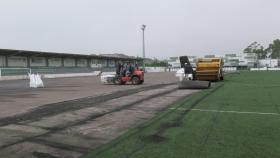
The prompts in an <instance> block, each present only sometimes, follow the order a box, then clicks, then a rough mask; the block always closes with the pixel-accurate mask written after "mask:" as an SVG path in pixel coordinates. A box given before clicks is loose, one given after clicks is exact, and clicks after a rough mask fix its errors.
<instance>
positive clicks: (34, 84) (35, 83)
mask: <svg viewBox="0 0 280 158" xmlns="http://www.w3.org/2000/svg"><path fill="white" fill-rule="evenodd" d="M28 76H29V81H30V82H29V86H30V88H42V87H44V83H43V81H42V76H41V75H39V74H28Z"/></svg>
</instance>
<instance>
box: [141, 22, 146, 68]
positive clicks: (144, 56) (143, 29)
mask: <svg viewBox="0 0 280 158" xmlns="http://www.w3.org/2000/svg"><path fill="white" fill-rule="evenodd" d="M145 28H146V25H144V24H143V25H142V27H141V30H142V32H143V41H142V44H143V48H142V51H143V68H144V71H146V67H145V58H146V55H145Z"/></svg>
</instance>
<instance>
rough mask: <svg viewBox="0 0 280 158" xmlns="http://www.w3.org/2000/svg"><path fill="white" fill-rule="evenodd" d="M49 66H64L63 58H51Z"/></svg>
mask: <svg viewBox="0 0 280 158" xmlns="http://www.w3.org/2000/svg"><path fill="white" fill-rule="evenodd" d="M48 61H49V67H61V66H62V59H61V58H50V59H48Z"/></svg>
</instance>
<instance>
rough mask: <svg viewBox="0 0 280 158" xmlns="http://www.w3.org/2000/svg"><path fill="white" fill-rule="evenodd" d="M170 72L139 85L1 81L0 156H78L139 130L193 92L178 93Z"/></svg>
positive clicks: (95, 79) (82, 80) (89, 79)
mask: <svg viewBox="0 0 280 158" xmlns="http://www.w3.org/2000/svg"><path fill="white" fill-rule="evenodd" d="M177 80H178V79H177V78H176V77H175V74H174V73H170V72H166V73H147V74H146V75H145V83H144V84H143V85H123V86H120V85H104V84H101V83H100V79H99V77H78V78H59V79H44V83H45V88H38V89H34V88H29V87H28V84H29V82H28V80H17V81H2V82H0V157H5V158H19V157H20V158H64V157H65V158H77V157H82V156H85V155H86V154H88V153H89V152H91V151H93V150H95V149H97V148H99V147H102V146H103V145H104V144H107V143H109V142H111V141H112V140H115V139H116V138H118V137H119V136H121V135H123V134H125V133H126V132H127V131H130V130H132V129H135V127H137V128H138V127H139V126H140V125H142V124H143V123H145V122H148V121H149V120H151V119H152V118H154V117H155V116H156V115H157V114H159V113H161V112H163V111H165V110H166V109H168V108H172V106H173V105H175V103H177V102H178V101H180V100H182V99H185V98H186V97H188V96H190V95H191V94H193V93H196V92H198V90H178V89H177V85H176V81H177Z"/></svg>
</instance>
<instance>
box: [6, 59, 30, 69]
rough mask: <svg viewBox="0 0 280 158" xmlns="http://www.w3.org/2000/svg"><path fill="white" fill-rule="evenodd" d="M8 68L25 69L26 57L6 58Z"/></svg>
mask: <svg viewBox="0 0 280 158" xmlns="http://www.w3.org/2000/svg"><path fill="white" fill-rule="evenodd" d="M8 66H9V67H27V57H23V56H11V57H8Z"/></svg>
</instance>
